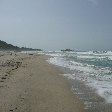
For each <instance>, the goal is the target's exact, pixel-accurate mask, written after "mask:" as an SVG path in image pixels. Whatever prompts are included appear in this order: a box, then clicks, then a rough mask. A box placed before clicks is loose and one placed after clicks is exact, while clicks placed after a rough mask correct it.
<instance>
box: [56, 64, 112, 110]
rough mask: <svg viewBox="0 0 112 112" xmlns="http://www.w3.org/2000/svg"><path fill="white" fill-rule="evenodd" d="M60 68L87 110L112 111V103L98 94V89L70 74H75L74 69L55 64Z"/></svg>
mask: <svg viewBox="0 0 112 112" xmlns="http://www.w3.org/2000/svg"><path fill="white" fill-rule="evenodd" d="M55 66H56V67H57V68H58V69H60V70H61V71H63V74H62V76H63V77H64V78H65V80H67V81H68V83H69V84H70V86H71V91H72V92H73V93H74V95H75V96H77V98H78V99H80V101H81V102H83V104H84V110H85V112H100V111H102V112H107V111H108V112H111V111H112V103H108V102H106V101H105V99H104V98H103V97H101V96H100V95H98V94H97V92H96V90H95V89H93V88H92V87H90V86H88V85H86V83H84V82H82V81H81V80H78V79H72V78H70V77H69V76H68V75H71V74H74V71H71V70H70V69H69V68H66V67H62V66H58V65H55Z"/></svg>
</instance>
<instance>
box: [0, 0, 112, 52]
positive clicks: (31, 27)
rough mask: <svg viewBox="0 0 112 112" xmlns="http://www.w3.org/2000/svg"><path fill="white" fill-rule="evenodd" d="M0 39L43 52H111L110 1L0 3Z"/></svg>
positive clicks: (22, 0)
mask: <svg viewBox="0 0 112 112" xmlns="http://www.w3.org/2000/svg"><path fill="white" fill-rule="evenodd" d="M0 39H1V40H4V41H6V42H8V43H11V44H14V45H17V46H26V47H33V48H41V49H44V50H60V49H65V48H70V49H74V50H112V0H0Z"/></svg>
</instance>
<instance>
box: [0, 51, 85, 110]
mask: <svg viewBox="0 0 112 112" xmlns="http://www.w3.org/2000/svg"><path fill="white" fill-rule="evenodd" d="M47 58H48V57H47V56H45V55H39V54H22V53H10V52H7V53H6V52H2V53H0V112H84V110H83V108H84V106H83V104H82V102H81V101H79V99H78V98H77V97H76V96H75V95H74V94H73V93H72V92H71V87H70V85H69V84H68V82H67V80H65V79H64V78H63V77H62V76H61V75H60V74H63V72H62V71H61V70H59V69H58V68H56V67H55V66H54V65H52V64H49V63H48V62H47V61H46V60H47Z"/></svg>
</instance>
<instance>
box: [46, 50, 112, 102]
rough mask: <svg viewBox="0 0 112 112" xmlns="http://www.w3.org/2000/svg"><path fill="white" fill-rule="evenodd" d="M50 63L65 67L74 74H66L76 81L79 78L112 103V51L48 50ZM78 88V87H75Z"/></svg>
mask: <svg viewBox="0 0 112 112" xmlns="http://www.w3.org/2000/svg"><path fill="white" fill-rule="evenodd" d="M46 54H47V55H50V56H51V58H50V59H49V60H48V61H49V63H52V64H55V65H58V66H61V67H65V68H67V69H69V70H70V71H72V74H64V76H65V77H67V78H69V79H72V80H74V81H76V80H79V81H81V82H83V83H84V84H85V85H87V86H88V87H90V88H93V89H94V90H95V92H96V93H97V94H98V95H100V96H101V97H102V98H104V99H105V101H106V102H107V103H112V52H111V51H97V52H93V51H89V52H58V51H57V52H48V53H46ZM73 89H76V88H73Z"/></svg>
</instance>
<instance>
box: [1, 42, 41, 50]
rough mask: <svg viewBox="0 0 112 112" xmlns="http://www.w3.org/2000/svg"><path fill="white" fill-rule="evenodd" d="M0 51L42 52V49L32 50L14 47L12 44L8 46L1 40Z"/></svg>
mask: <svg viewBox="0 0 112 112" xmlns="http://www.w3.org/2000/svg"><path fill="white" fill-rule="evenodd" d="M0 50H13V51H35V50H36V51H42V50H41V49H32V48H26V47H22V48H20V47H18V46H14V45H12V44H8V43H6V42H4V41H1V40H0Z"/></svg>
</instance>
